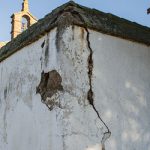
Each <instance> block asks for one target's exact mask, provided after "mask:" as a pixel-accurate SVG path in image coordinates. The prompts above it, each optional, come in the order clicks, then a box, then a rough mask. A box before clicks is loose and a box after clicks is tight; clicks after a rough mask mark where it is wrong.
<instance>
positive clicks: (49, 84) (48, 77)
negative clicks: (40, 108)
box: [36, 70, 63, 110]
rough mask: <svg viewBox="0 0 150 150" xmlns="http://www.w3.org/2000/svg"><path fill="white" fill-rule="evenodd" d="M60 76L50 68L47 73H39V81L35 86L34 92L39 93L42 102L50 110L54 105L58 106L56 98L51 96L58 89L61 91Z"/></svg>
mask: <svg viewBox="0 0 150 150" xmlns="http://www.w3.org/2000/svg"><path fill="white" fill-rule="evenodd" d="M61 82H62V78H61V76H60V74H59V73H58V72H57V71H56V70H52V71H50V72H48V73H44V72H42V73H41V81H40V84H39V85H38V87H37V90H36V93H39V94H40V95H41V99H42V102H43V103H45V104H46V105H47V106H48V108H49V109H50V110H52V109H53V107H54V106H59V104H58V102H56V99H55V98H54V99H53V98H52V97H53V95H55V94H56V93H57V92H59V91H63V86H62V85H61Z"/></svg>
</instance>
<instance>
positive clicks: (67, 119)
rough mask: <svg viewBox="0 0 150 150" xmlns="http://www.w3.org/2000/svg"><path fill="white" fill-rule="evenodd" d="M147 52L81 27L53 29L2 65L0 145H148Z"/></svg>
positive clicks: (71, 149)
mask: <svg viewBox="0 0 150 150" xmlns="http://www.w3.org/2000/svg"><path fill="white" fill-rule="evenodd" d="M60 30H61V32H60ZM58 31H59V34H58ZM58 35H59V40H58ZM56 41H57V42H56ZM149 56H150V52H149V47H147V46H144V45H141V44H137V43H133V42H129V41H126V40H122V39H119V38H115V37H111V36H108V35H104V34H101V33H98V32H95V31H92V30H90V29H86V28H83V27H77V26H70V25H68V26H65V27H63V28H59V30H58V29H57V28H55V29H53V30H51V31H50V32H49V33H47V34H46V35H45V36H43V37H42V38H41V39H39V40H38V41H36V42H35V43H32V44H31V45H29V46H27V47H24V48H23V49H22V50H20V51H18V52H17V53H15V54H14V55H12V56H11V57H9V58H7V59H6V60H4V61H3V62H1V63H0V85H1V86H0V113H1V116H0V149H1V150H10V149H11V150H26V149H28V150H34V149H36V150H41V149H43V150H49V149H54V150H104V149H105V150H109V149H111V150H120V149H122V150H126V149H128V150H133V149H137V150H138V149H139V150H140V149H147V148H150V143H149V139H150V133H149V132H147V131H149V124H150V120H149V115H148V114H149V113H150V112H149V109H148V106H149V101H148V99H149V82H148V81H149V80H148V79H149V74H150V73H149V70H150V68H149V66H150V65H149V64H150V61H149ZM10 64H11V66H10ZM143 108H144V109H143ZM139 112H140V113H139ZM141 115H142V116H141ZM110 134H111V136H110Z"/></svg>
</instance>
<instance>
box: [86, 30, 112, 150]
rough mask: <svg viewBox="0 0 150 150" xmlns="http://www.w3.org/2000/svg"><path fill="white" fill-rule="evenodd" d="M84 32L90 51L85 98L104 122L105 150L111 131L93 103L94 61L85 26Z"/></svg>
mask: <svg viewBox="0 0 150 150" xmlns="http://www.w3.org/2000/svg"><path fill="white" fill-rule="evenodd" d="M85 30H86V32H87V38H86V40H87V46H88V48H89V51H90V55H89V57H88V76H89V85H90V89H89V91H88V94H87V99H88V100H89V104H90V105H91V106H92V107H93V109H94V111H95V112H96V114H97V116H98V118H99V119H100V121H101V122H102V123H103V124H104V126H105V127H106V129H107V131H106V132H104V133H103V134H104V135H103V138H102V140H101V144H102V150H105V141H106V140H107V139H108V138H109V137H110V136H111V132H110V130H109V128H108V126H107V125H106V123H105V122H104V121H103V120H102V118H101V116H100V114H99V112H98V111H97V109H96V107H95V105H94V98H93V97H94V93H93V90H92V75H93V67H94V62H93V50H92V48H91V44H90V38H89V36H90V33H89V31H88V29H87V28H85Z"/></svg>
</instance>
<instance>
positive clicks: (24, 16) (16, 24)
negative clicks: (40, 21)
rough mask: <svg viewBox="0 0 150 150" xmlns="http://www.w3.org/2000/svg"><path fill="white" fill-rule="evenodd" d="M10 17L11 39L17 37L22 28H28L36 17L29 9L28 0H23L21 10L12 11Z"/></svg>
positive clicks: (35, 20)
mask: <svg viewBox="0 0 150 150" xmlns="http://www.w3.org/2000/svg"><path fill="white" fill-rule="evenodd" d="M11 18H12V22H11V24H12V30H11V39H13V38H15V37H17V36H18V35H19V34H20V33H22V32H23V31H24V30H26V29H28V28H29V27H30V26H31V25H33V24H34V23H36V22H37V19H36V18H35V17H34V16H33V15H32V14H31V13H30V11H29V3H28V0H23V3H22V10H21V11H20V12H18V13H14V14H13V15H12V16H11Z"/></svg>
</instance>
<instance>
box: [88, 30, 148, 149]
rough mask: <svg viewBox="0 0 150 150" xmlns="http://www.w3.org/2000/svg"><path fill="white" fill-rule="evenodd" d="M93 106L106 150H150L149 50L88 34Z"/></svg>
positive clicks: (94, 33) (106, 36)
mask: <svg viewBox="0 0 150 150" xmlns="http://www.w3.org/2000/svg"><path fill="white" fill-rule="evenodd" d="M90 42H91V47H92V50H93V61H94V62H93V63H94V65H93V66H94V68H93V92H94V100H95V106H96V108H97V110H98V111H99V113H100V114H101V116H102V118H103V120H104V121H105V123H106V124H107V125H108V126H109V129H110V130H111V133H112V134H111V137H110V138H109V139H108V141H107V142H106V150H110V149H111V150H141V149H143V150H150V109H149V108H150V94H149V91H150V80H149V79H150V47H147V46H144V45H140V44H137V43H134V42H130V41H126V40H122V39H119V38H115V37H112V36H108V35H104V34H101V33H98V32H94V31H90Z"/></svg>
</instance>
